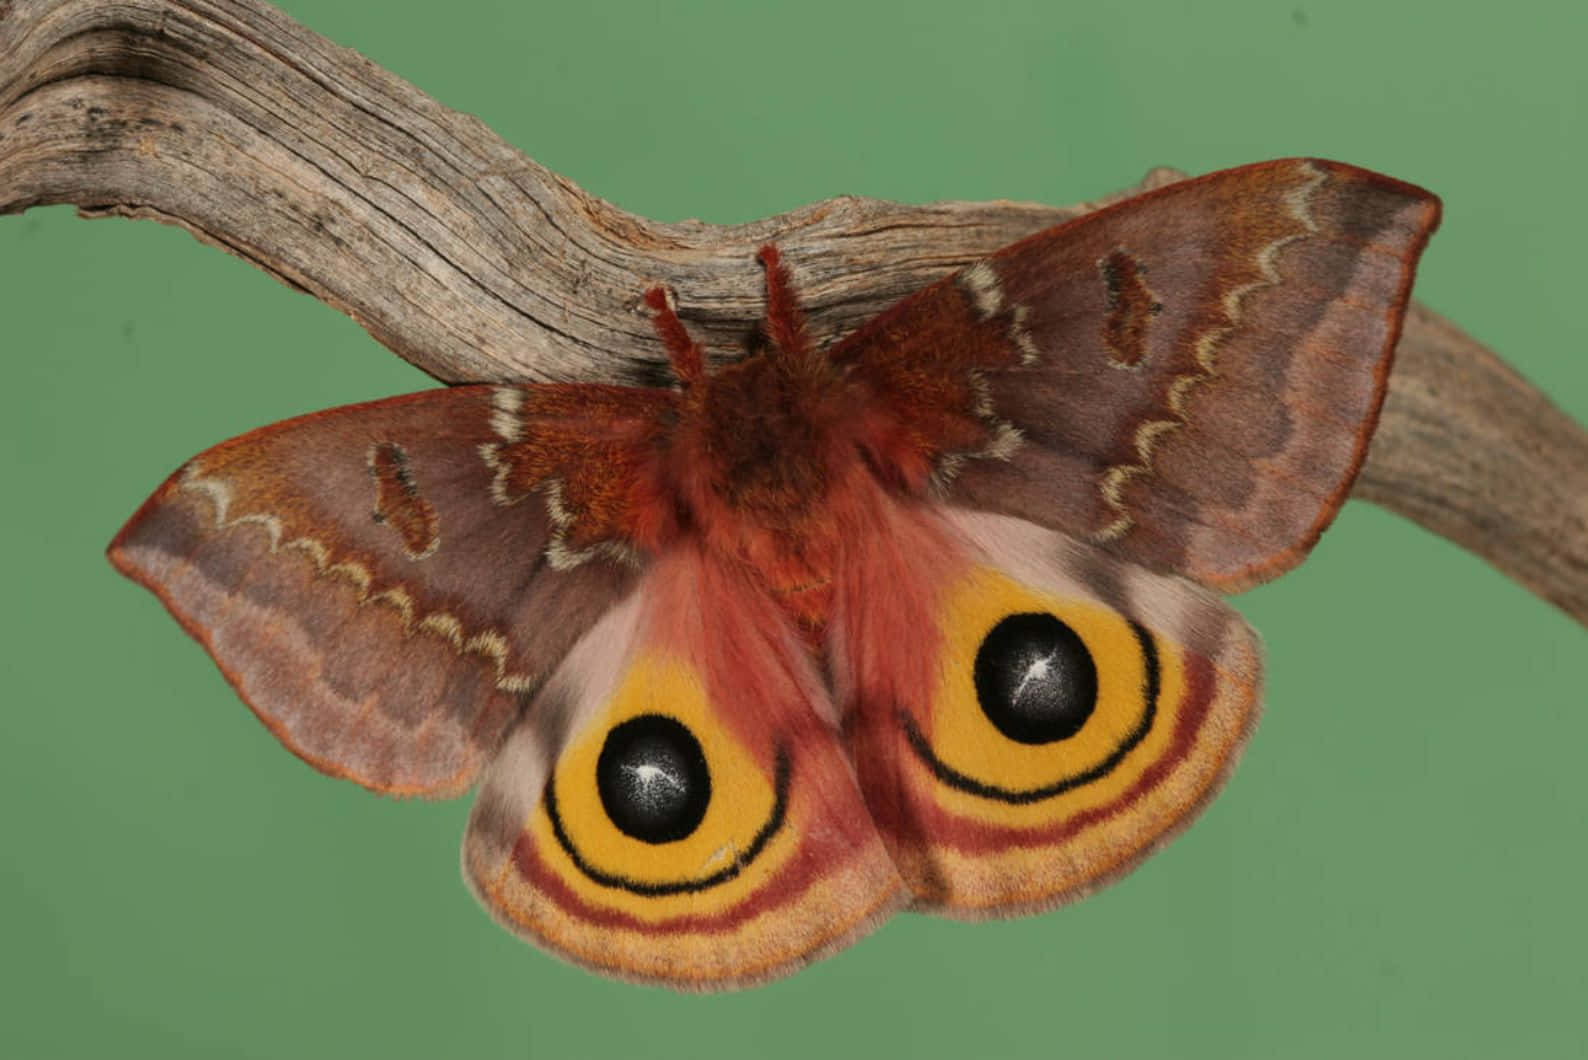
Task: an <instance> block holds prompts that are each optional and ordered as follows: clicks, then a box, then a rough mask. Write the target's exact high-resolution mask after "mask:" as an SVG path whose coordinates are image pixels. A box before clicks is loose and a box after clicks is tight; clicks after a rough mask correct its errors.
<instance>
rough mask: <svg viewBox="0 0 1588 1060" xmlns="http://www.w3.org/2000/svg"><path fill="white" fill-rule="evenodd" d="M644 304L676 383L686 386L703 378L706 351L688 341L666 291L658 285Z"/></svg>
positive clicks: (698, 344) (682, 323)
mask: <svg viewBox="0 0 1588 1060" xmlns="http://www.w3.org/2000/svg"><path fill="white" fill-rule="evenodd" d="M645 304H646V305H648V306H650V307H651V326H652V327H654V328H655V329H656V335H657V337H658V338H660V339H661V340H662V345H663V346H665V347H666V348H667V359H668V360H669V361H670V362H672V365H673V374H674V375H676V376H678V381H679V382H681V383H683V384H684V385H685V386H690V385H692V384H694V383H698V382H700V381H701V380H702V379H704V378H706V351H705V350H704V349H703V348H702V347H701V345H700V343H698V342H696V341H695V340H694V339H691V338H690V337H689V332H688V331H687V330H686V329H685V328H684V322H683V321H682V320H679V319H678V311H677V310H676V309H674V308H673V298H672V295H671V294H669V293H668V291H667V288H665V287H662V286H660V285H658V286H656V287H652V288H651V289H650V290H648V291H646V292H645Z"/></svg>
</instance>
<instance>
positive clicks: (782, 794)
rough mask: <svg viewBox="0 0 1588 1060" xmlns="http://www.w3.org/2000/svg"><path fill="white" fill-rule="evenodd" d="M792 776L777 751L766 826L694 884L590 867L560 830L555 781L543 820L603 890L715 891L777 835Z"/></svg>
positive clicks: (649, 894) (649, 893) (651, 894)
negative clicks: (729, 860) (734, 855)
mask: <svg viewBox="0 0 1588 1060" xmlns="http://www.w3.org/2000/svg"><path fill="white" fill-rule="evenodd" d="M792 772H793V767H792V765H791V763H790V762H789V755H788V751H787V750H786V749H784V748H781V747H780V748H778V752H777V765H776V769H775V773H774V776H773V780H772V789H773V794H774V798H773V802H772V813H771V814H770V815H769V816H768V817H767V819H766V823H765V824H763V825H762V826H761V830H760V831H758V832H756V834H755V838H754V839H752V840H750V845H749V846H748V847H746V848H745V851H744V853H743V854H741V855H740V856H739V857H737V858H735V859H734V861H733V863H732V864H731V865H728V866H727V867H726V868H723V869H720V870H718V871H717V872H714V873H712V874H711V875H710V876H702V877H700V878H699V879H694V880H680V881H678V882H676V883H646V882H644V881H643V880H634V879H630V878H629V877H627V876H616V875H613V874H612V873H609V872H602V871H601V870H600V869H598V868H596V867H595V866H594V865H592V864H590V863H589V862H588V861H586V860H585V859H584V856H583V855H582V854H580V853H579V851H578V849H577V848H575V847H574V845H573V840H572V839H570V838H569V837H568V832H567V830H566V829H565V828H564V827H563V824H562V815H561V814H559V813H558V812H557V784H556V779H555V777H554V778H553V779H552V780H550V781H548V782H547V784H546V816H547V817H549V818H550V819H551V831H552V834H553V835H555V836H556V837H557V844H558V845H559V846H561V847H562V849H563V853H565V854H567V855H568V858H569V860H570V861H572V862H573V863H574V865H575V866H576V867H577V868H578V869H579V871H580V872H582V873H584V874H585V875H586V876H587V877H589V878H590V879H591V880H592V881H594V882H595V883H599V884H600V885H601V886H603V887H614V888H616V889H618V890H620V891H628V892H629V893H630V894H638V895H642V896H643V897H646V898H657V897H661V896H662V895H668V894H692V893H694V892H697V891H704V890H707V889H709V888H712V887H715V886H717V885H718V884H719V883H727V882H728V881H729V880H731V879H733V878H734V877H735V876H737V875H739V874H740V873H741V872H743V871H744V870H745V869H746V868H747V867H748V866H749V864H750V862H752V861H754V860H755V859H756V858H757V857H759V856H760V854H761V851H763V850H765V849H766V845H767V844H768V843H770V842H771V841H772V837H773V836H774V835H776V834H777V833H778V829H780V828H782V827H783V820H784V818H785V817H786V816H787V814H788V789H789V779H790V776H791V774H792Z"/></svg>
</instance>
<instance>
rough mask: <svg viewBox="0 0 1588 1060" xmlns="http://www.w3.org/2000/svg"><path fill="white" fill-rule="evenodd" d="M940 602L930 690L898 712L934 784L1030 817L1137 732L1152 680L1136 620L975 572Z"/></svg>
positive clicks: (1151, 695)
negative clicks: (935, 671) (936, 664)
mask: <svg viewBox="0 0 1588 1060" xmlns="http://www.w3.org/2000/svg"><path fill="white" fill-rule="evenodd" d="M944 605H945V606H944V610H943V612H942V613H941V616H940V619H939V621H940V623H941V625H940V628H941V629H942V632H943V637H944V644H943V649H944V651H943V656H942V659H943V666H942V670H941V674H942V676H941V678H940V680H939V683H938V687H937V689H936V691H935V693H934V694H933V695H932V697H931V701H930V703H929V704H927V705H926V709H925V710H924V711H919V712H917V711H906V712H904V713H903V714H901V716H900V719H899V720H900V724H901V726H902V728H903V734H904V736H905V739H906V741H907V742H908V744H909V745H910V747H911V748H912V749H913V750H914V753H915V755H916V757H917V758H919V759H920V760H921V762H922V764H923V765H925V766H926V767H927V768H928V769H929V770H930V772H931V774H932V775H933V776H934V777H935V778H936V782H937V783H938V784H939V785H941V786H942V788H944V789H947V790H949V791H952V792H954V793H955V796H956V797H958V798H963V797H969V799H970V803H969V804H968V805H969V806H976V805H982V806H989V807H990V806H991V805H992V804H1002V805H1004V806H1029V807H1032V808H1033V809H1032V813H1033V814H1037V815H1039V816H1040V815H1041V814H1042V812H1043V811H1041V810H1039V809H1037V807H1038V806H1040V805H1041V804H1044V803H1047V802H1049V801H1050V800H1053V799H1056V798H1059V797H1061V796H1066V795H1068V794H1069V793H1076V794H1077V795H1079V794H1080V793H1081V792H1082V791H1083V790H1084V789H1087V788H1090V787H1092V786H1094V785H1096V784H1097V783H1098V782H1100V781H1102V780H1103V779H1104V778H1106V777H1109V776H1111V775H1113V774H1114V773H1115V772H1116V770H1117V768H1118V767H1119V766H1120V765H1121V763H1122V762H1124V760H1125V759H1126V757H1127V756H1129V755H1130V754H1131V753H1132V752H1133V751H1134V750H1135V748H1137V747H1138V746H1140V744H1141V743H1142V741H1143V740H1144V739H1145V738H1146V736H1147V733H1148V732H1149V731H1150V730H1151V728H1152V725H1153V719H1154V716H1155V713H1156V711H1157V706H1158V701H1159V698H1160V695H1159V693H1160V687H1161V684H1162V682H1161V679H1160V676H1161V675H1160V672H1159V671H1160V665H1159V653H1158V650H1157V647H1156V644H1155V643H1154V640H1153V638H1152V636H1151V634H1149V633H1148V632H1147V631H1146V630H1145V629H1144V628H1142V627H1141V626H1139V625H1137V624H1136V623H1134V622H1132V621H1130V620H1129V619H1127V618H1125V617H1124V616H1123V615H1121V614H1119V613H1118V612H1116V611H1114V610H1113V609H1111V608H1109V607H1106V606H1104V605H1103V604H1101V603H1099V602H1097V601H1095V600H1088V599H1085V598H1083V597H1069V596H1059V595H1056V594H1053V593H1049V592H1043V591H1038V590H1033V589H1030V588H1028V587H1026V586H1023V585H1021V584H1019V583H1017V582H1015V581H1013V580H1011V579H1009V578H1007V577H1005V576H1004V575H1002V574H1000V573H998V572H996V571H993V570H991V569H987V568H982V569H979V570H978V571H976V572H975V573H974V574H972V575H971V576H970V577H968V578H967V579H965V580H964V581H963V582H962V583H960V584H959V585H957V586H956V587H955V588H954V590H953V591H951V592H950V593H949V594H948V595H947V596H946V597H945V599H944ZM999 812H1002V811H999Z"/></svg>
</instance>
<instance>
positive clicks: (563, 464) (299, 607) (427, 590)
mask: <svg viewBox="0 0 1588 1060" xmlns="http://www.w3.org/2000/svg"><path fill="white" fill-rule="evenodd" d="M517 389H520V388H508V387H486V386H480V387H458V388H452V389H442V390H433V391H426V392H424V393H420V394H414V395H409V396H407V397H401V398H392V399H389V400H386V401H377V402H371V403H369V404H365V405H357V406H350V407H347V408H342V409H333V410H331V411H328V412H324V413H317V414H315V415H311V416H305V417H302V418H300V419H297V420H290V421H287V422H285V423H280V424H275V425H272V426H270V427H266V428H263V429H261V430H258V431H255V432H253V433H251V434H247V435H244V436H242V437H240V438H236V439H233V440H231V441H229V442H225V443H222V444H221V445H219V446H216V447H215V448H213V449H211V450H209V451H208V452H205V453H203V454H201V455H200V456H198V457H196V458H195V459H194V460H192V461H191V462H189V464H188V465H187V466H185V467H184V468H183V469H182V470H180V471H178V472H177V473H176V474H175V475H173V476H172V477H171V478H170V479H169V480H168V481H167V482H166V483H165V484H164V485H163V486H162V487H161V488H160V489H159V490H158V491H157V492H156V493H155V494H154V495H153V496H152V497H151V498H150V499H149V500H148V502H147V503H145V505H144V506H143V508H142V509H141V510H140V511H139V512H138V513H137V514H136V515H135V516H134V517H133V518H132V519H131V520H130V521H129V522H128V524H127V526H126V527H125V528H124V529H123V530H122V532H121V533H120V534H119V535H118V536H117V538H116V540H115V541H114V542H113V543H112V545H111V548H110V557H111V560H112V562H113V563H115V565H116V566H117V568H118V569H120V570H121V571H122V572H123V573H125V574H127V575H128V576H129V577H131V578H133V579H135V580H136V581H138V582H140V583H141V584H143V585H145V586H146V587H148V588H149V589H151V590H152V591H153V592H155V593H156V594H157V595H158V596H159V597H160V599H161V600H162V601H164V603H165V604H166V606H167V607H168V608H169V609H170V610H171V611H172V613H173V614H174V615H175V616H176V617H177V618H178V619H179V620H180V621H181V622H182V624H183V626H184V627H185V628H186V629H187V630H188V632H190V633H191V634H192V635H193V636H194V637H195V638H197V639H198V640H199V642H200V643H201V644H203V645H204V647H205V648H206V649H207V650H208V651H209V652H210V654H211V655H212V656H214V658H215V660H216V662H217V664H218V665H219V666H220V668H221V670H222V672H223V673H225V675H226V677H227V678H228V680H230V681H231V683H232V684H233V686H234V687H235V688H236V689H237V691H238V693H239V694H240V695H241V696H242V698H243V699H244V700H245V701H246V702H247V703H248V704H249V705H250V706H251V707H252V708H253V709H254V711H255V713H256V714H258V715H259V717H260V719H261V720H262V721H263V722H264V723H265V724H266V725H267V726H268V727H269V728H270V729H271V731H272V732H274V733H275V734H276V735H277V736H278V737H279V738H280V739H281V740H282V742H283V743H285V744H286V745H287V746H288V747H289V748H290V749H291V750H293V751H294V752H295V753H297V754H298V755H299V756H300V757H302V758H304V759H305V760H306V761H308V762H309V763H310V764H312V765H314V766H315V767H316V768H318V769H320V770H322V771H324V772H327V773H330V774H332V775H334V776H341V777H347V778H349V779H352V780H356V781H357V782H359V783H360V784H363V785H365V786H367V787H370V788H374V789H376V790H379V791H382V792H386V793H389V794H399V795H426V796H446V795H455V794H458V793H461V792H462V791H464V790H466V789H467V788H468V787H470V786H471V785H472V784H473V781H474V778H475V776H476V775H477V773H478V771H479V769H480V768H481V767H482V766H483V764H484V763H485V762H486V761H488V760H489V758H490V756H491V755H492V754H494V752H495V750H496V748H497V746H498V745H499V744H500V742H501V740H502V738H503V735H504V733H505V732H506V730H507V728H508V726H509V725H510V724H511V723H512V721H513V720H514V719H515V718H516V717H517V716H518V715H519V713H520V711H521V709H522V704H523V697H524V696H525V694H526V693H529V692H532V691H533V690H534V689H536V688H538V687H539V685H540V683H541V681H542V680H543V679H544V677H545V675H546V674H547V673H548V672H549V671H550V668H551V667H552V666H553V665H554V664H555V663H556V662H557V660H558V659H560V658H561V657H562V655H563V654H564V653H565V652H566V651H567V650H568V649H569V648H570V647H571V646H572V644H573V643H574V641H575V640H576V639H577V638H578V637H579V636H580V634H582V633H583V631H584V630H586V629H588V628H589V627H590V626H591V625H593V624H594V622H595V621H596V619H597V618H599V617H600V615H601V614H602V613H603V612H604V611H606V610H607V609H608V608H610V607H611V606H612V604H613V603H614V602H615V601H617V600H619V599H621V598H622V596H623V595H624V594H625V593H627V592H628V590H629V588H630V587H631V585H632V583H633V579H634V570H633V568H632V567H631V566H628V565H618V564H614V563H610V562H598V563H587V564H583V565H580V566H579V567H578V569H577V570H574V569H568V568H567V566H566V565H563V566H559V564H558V563H557V561H556V559H555V558H554V557H556V556H557V555H558V554H559V551H558V550H559V547H560V546H559V541H560V540H561V539H562V538H564V537H567V538H571V539H573V540H576V541H587V540H603V541H614V542H621V543H622V544H623V546H624V547H626V548H629V549H633V548H635V547H636V541H637V537H634V536H633V535H637V534H638V533H639V532H640V531H639V530H638V527H639V525H640V524H641V523H642V522H643V521H644V520H643V519H642V518H641V517H640V514H639V513H636V512H635V511H633V510H630V509H625V508H623V507H622V504H623V503H624V502H623V498H622V497H621V496H619V497H616V498H615V499H608V500H607V502H606V503H605V504H604V506H603V505H601V504H596V503H595V502H593V501H588V499H589V498H597V497H600V498H606V497H608V494H607V493H603V492H602V491H604V490H609V488H610V487H609V486H608V485H607V483H608V482H609V480H610V479H611V477H612V476H613V474H614V473H618V474H621V473H622V470H623V469H624V468H626V467H629V466H631V465H632V463H633V460H634V459H635V458H634V457H633V456H632V454H631V453H630V449H631V448H632V447H634V446H636V445H643V444H644V442H643V439H644V437H645V436H644V435H643V432H641V433H640V434H638V435H636V434H635V433H634V432H632V431H629V430H627V429H626V425H627V424H629V423H631V422H632V420H633V417H630V418H629V419H628V420H621V419H620V420H619V422H618V423H617V425H616V426H613V425H612V423H611V422H610V421H609V418H608V417H609V413H610V412H611V410H612V408H613V404H614V399H613V395H611V394H607V393H603V394H601V395H600V396H599V399H597V400H592V401H590V402H589V403H586V404H581V402H580V390H579V388H577V387H564V388H560V393H559V394H558V395H557V396H556V398H555V401H553V402H550V404H549V412H547V414H545V415H541V416H539V417H538V418H535V419H532V420H522V421H520V422H518V423H516V424H514V426H513V431H514V432H515V439H514V441H513V442H512V445H511V459H513V460H514V461H516V466H523V465H527V464H530V463H535V466H536V468H537V469H538V470H539V471H540V473H541V474H543V475H544V476H545V478H544V479H543V480H539V481H537V480H536V479H535V478H534V477H533V476H532V475H531V474H530V473H528V472H527V471H526V472H523V473H521V474H520V477H518V478H516V479H514V480H513V481H514V482H515V484H517V485H520V486H522V487H523V489H525V490H526V491H527V492H536V491H537V490H539V491H540V495H541V496H542V497H544V502H542V501H539V500H537V501H535V502H532V503H524V504H512V505H503V504H502V503H500V502H499V500H498V499H497V497H496V496H495V493H494V492H493V490H494V489H495V487H496V484H497V479H498V477H499V469H498V467H497V466H496V465H495V464H493V462H492V460H491V459H489V457H488V454H487V450H492V447H495V446H498V445H501V444H502V442H503V439H502V437H501V432H502V428H503V423H502V422H501V406H502V404H503V402H504V399H503V398H502V396H501V394H502V392H503V391H511V390H517ZM522 389H524V390H525V391H526V392H529V391H533V390H534V388H522ZM613 389H614V390H615V389H617V388H613ZM628 393H631V394H634V395H642V394H643V392H641V391H630V392H628ZM645 400H646V399H645V398H644V397H637V401H638V402H640V403H643V402H644V401H645ZM644 407H652V406H644ZM543 411H546V410H544V409H543ZM548 454H549V455H548ZM552 479H555V480H556V481H559V482H563V483H568V484H569V490H568V494H567V495H568V496H571V497H573V498H576V504H578V505H586V504H587V505H588V506H575V505H574V504H569V505H564V506H562V507H559V506H558V505H557V504H556V503H555V497H554V496H553V495H552V494H550V493H547V492H545V491H544V488H543V487H544V483H545V482H546V481H551V480H552ZM590 483H599V484H600V485H599V486H591V485H589V484H590ZM372 486H373V489H372ZM372 516H373V517H372ZM443 527H444V528H445V533H444V534H443V532H442V528H443ZM614 547H615V546H614Z"/></svg>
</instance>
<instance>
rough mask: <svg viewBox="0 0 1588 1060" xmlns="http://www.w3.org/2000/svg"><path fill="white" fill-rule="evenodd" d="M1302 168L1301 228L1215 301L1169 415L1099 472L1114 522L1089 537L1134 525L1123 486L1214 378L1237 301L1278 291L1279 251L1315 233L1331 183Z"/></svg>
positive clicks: (1291, 209)
mask: <svg viewBox="0 0 1588 1060" xmlns="http://www.w3.org/2000/svg"><path fill="white" fill-rule="evenodd" d="M1301 169H1302V172H1304V173H1305V174H1306V175H1307V180H1306V182H1305V183H1303V184H1301V185H1299V186H1298V187H1296V188H1293V189H1291V190H1290V191H1289V192H1287V193H1286V194H1285V196H1284V203H1285V207H1286V210H1287V212H1288V213H1289V214H1290V217H1291V218H1292V219H1293V220H1294V221H1295V222H1296V223H1297V224H1298V225H1300V230H1299V231H1292V232H1287V233H1286V234H1284V235H1282V236H1278V237H1276V238H1275V239H1272V240H1270V241H1269V242H1267V243H1265V244H1264V245H1263V246H1262V247H1260V248H1259V249H1258V251H1257V253H1256V254H1255V255H1253V256H1252V259H1251V262H1250V264H1251V265H1254V266H1255V267H1256V270H1257V273H1258V278H1257V279H1254V280H1250V281H1248V282H1246V283H1241V284H1236V285H1234V286H1232V287H1230V288H1228V289H1227V290H1226V291H1225V292H1224V295H1223V297H1222V298H1221V299H1220V303H1219V308H1220V310H1222V313H1223V317H1224V322H1223V323H1221V324H1214V325H1212V326H1210V327H1207V328H1205V329H1204V330H1203V331H1202V333H1201V334H1199V335H1197V336H1196V338H1195V340H1194V344H1193V347H1192V350H1193V354H1194V357H1193V362H1192V365H1193V366H1192V367H1191V368H1190V369H1188V370H1187V371H1185V372H1182V373H1181V374H1180V375H1179V376H1177V377H1175V379H1174V380H1173V382H1171V383H1170V385H1169V391H1168V398H1167V400H1166V401H1165V403H1164V404H1165V411H1166V412H1167V413H1168V415H1166V416H1163V417H1160V418H1158V419H1149V420H1145V421H1143V422H1142V423H1141V424H1140V425H1138V426H1137V428H1136V432H1135V435H1134V437H1133V438H1132V445H1131V447H1132V449H1133V450H1134V452H1135V458H1134V459H1133V460H1131V461H1128V462H1126V463H1120V464H1115V465H1114V466H1112V467H1110V468H1109V469H1108V470H1107V471H1105V472H1104V473H1103V476H1102V478H1101V480H1100V484H1101V491H1102V495H1103V504H1104V505H1105V506H1106V507H1107V508H1108V509H1109V510H1111V511H1113V512H1114V513H1115V516H1114V520H1113V521H1112V522H1110V523H1109V524H1108V525H1107V526H1105V527H1103V528H1102V529H1101V530H1099V531H1098V532H1097V533H1095V534H1093V535H1092V540H1094V541H1097V542H1100V543H1101V542H1107V541H1115V540H1118V539H1119V538H1120V537H1122V536H1124V534H1125V533H1126V532H1127V531H1129V530H1130V528H1131V527H1132V526H1134V525H1135V517H1134V516H1132V515H1131V514H1130V512H1128V511H1126V510H1125V496H1124V491H1125V487H1126V485H1128V484H1129V482H1130V480H1131V479H1133V478H1136V477H1137V476H1139V475H1143V474H1146V473H1147V471H1149V470H1150V469H1151V467H1152V457H1153V450H1154V448H1155V447H1156V446H1157V444H1158V439H1160V438H1162V437H1163V436H1164V435H1166V434H1170V433H1172V432H1173V431H1175V430H1176V429H1178V428H1179V427H1180V426H1182V425H1183V424H1184V423H1185V422H1186V416H1187V412H1186V400H1187V398H1188V397H1189V395H1190V393H1191V391H1192V390H1194V389H1196V387H1197V386H1198V384H1200V383H1203V382H1205V381H1206V380H1209V379H1212V378H1213V377H1214V376H1215V375H1217V374H1218V360H1217V355H1218V348H1219V344H1220V343H1221V342H1222V341H1223V340H1224V339H1225V337H1226V336H1228V335H1230V334H1231V333H1232V332H1234V331H1235V330H1236V329H1237V328H1239V327H1240V324H1241V303H1242V302H1243V301H1244V300H1245V299H1246V297H1247V296H1248V295H1250V294H1251V293H1252V292H1254V291H1258V290H1262V289H1263V288H1266V287H1277V286H1279V284H1280V283H1282V282H1283V277H1281V276H1280V275H1279V270H1278V268H1277V266H1276V265H1275V261H1276V259H1277V258H1278V256H1279V252H1280V251H1281V250H1283V249H1284V248H1285V247H1287V246H1289V245H1290V244H1291V243H1294V242H1296V241H1297V240H1301V239H1306V238H1307V237H1308V236H1310V235H1313V234H1315V233H1316V232H1317V231H1318V223H1317V221H1315V220H1314V219H1313V217H1312V213H1311V209H1310V205H1311V202H1312V198H1313V195H1314V193H1316V192H1317V190H1318V188H1319V187H1321V186H1322V185H1323V184H1324V183H1325V182H1327V180H1328V179H1329V178H1328V174H1327V173H1325V172H1324V171H1323V170H1320V169H1318V168H1317V167H1316V166H1314V165H1312V164H1311V163H1303V164H1302V166H1301Z"/></svg>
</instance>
